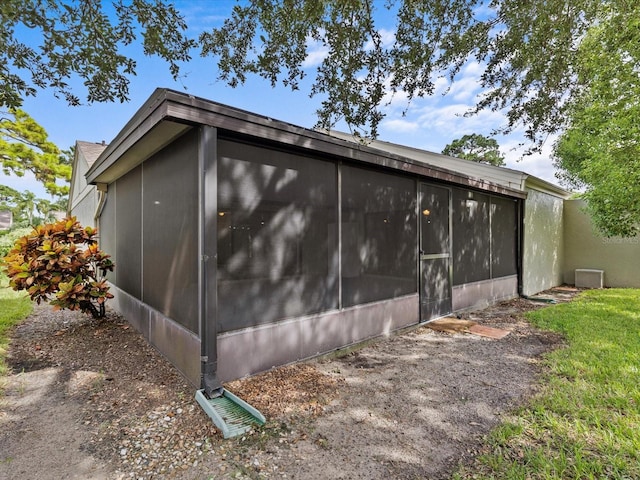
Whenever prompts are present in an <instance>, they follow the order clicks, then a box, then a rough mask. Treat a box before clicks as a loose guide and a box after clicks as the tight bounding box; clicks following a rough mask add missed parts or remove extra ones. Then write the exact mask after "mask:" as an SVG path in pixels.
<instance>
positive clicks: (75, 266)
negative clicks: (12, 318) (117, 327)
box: [3, 217, 114, 318]
mask: <svg viewBox="0 0 640 480" xmlns="http://www.w3.org/2000/svg"><path fill="white" fill-rule="evenodd" d="M96 235H97V230H95V229H94V228H91V227H84V228H83V227H82V226H81V225H80V223H79V222H78V221H77V220H76V218H75V217H71V218H67V219H64V220H61V221H59V222H56V223H51V224H47V225H39V226H37V227H35V228H34V229H33V230H32V231H31V232H30V233H29V234H27V235H25V236H23V237H20V238H19V239H18V240H17V241H16V242H15V245H14V246H13V248H12V249H11V250H10V251H9V254H8V255H7V256H6V257H5V258H4V259H3V264H4V265H3V267H4V270H5V271H6V273H7V275H8V276H9V279H10V282H9V286H10V287H12V288H13V289H14V290H26V291H27V292H28V293H29V295H30V296H31V300H35V301H36V302H37V303H38V304H39V303H40V302H41V301H45V302H49V303H50V304H51V305H53V306H54V307H56V308H68V309H70V310H81V311H83V312H85V313H90V314H91V315H93V317H94V318H101V317H104V315H105V307H104V302H105V300H107V299H109V298H113V295H111V294H110V293H109V285H108V284H107V282H106V280H104V275H105V274H106V272H107V271H112V270H113V267H114V265H113V262H112V261H111V260H110V256H109V255H106V254H105V253H104V252H101V251H100V250H99V249H98V243H97V239H96Z"/></svg>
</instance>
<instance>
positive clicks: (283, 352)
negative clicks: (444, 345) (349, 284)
mask: <svg viewBox="0 0 640 480" xmlns="http://www.w3.org/2000/svg"><path fill="white" fill-rule="evenodd" d="M418 303H419V301H418V295H408V296H406V297H400V298H396V299H393V300H386V301H382V302H375V303H370V304H367V305H360V306H358V307H352V308H347V309H344V310H341V311H334V312H327V313H323V314H318V315H313V316H308V317H302V318H297V319H295V320H289V321H285V322H279V323H276V324H270V325H260V326H257V327H252V328H247V329H243V330H237V331H234V332H229V333H225V334H222V335H220V336H219V337H218V354H219V360H218V376H219V379H220V380H221V381H223V382H224V381H228V380H232V379H235V378H240V377H244V376H247V375H253V374H256V373H259V372H262V371H265V370H269V369H271V368H273V367H274V366H276V365H283V364H287V363H292V362H295V361H298V360H303V359H305V358H310V357H313V356H316V355H319V354H321V353H326V352H330V351H332V350H335V349H337V348H341V347H345V346H348V345H351V344H354V343H356V342H360V341H363V340H366V339H368V338H373V337H376V336H379V335H388V334H389V333H391V332H392V331H394V330H397V329H399V328H403V327H407V326H410V325H415V324H416V323H418V308H419V306H418Z"/></svg>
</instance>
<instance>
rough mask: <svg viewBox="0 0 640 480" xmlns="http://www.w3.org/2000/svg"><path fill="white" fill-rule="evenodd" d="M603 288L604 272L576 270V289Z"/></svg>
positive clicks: (589, 269) (584, 269)
mask: <svg viewBox="0 0 640 480" xmlns="http://www.w3.org/2000/svg"><path fill="white" fill-rule="evenodd" d="M603 286H604V270H595V269H592V268H576V287H582V288H602V287H603Z"/></svg>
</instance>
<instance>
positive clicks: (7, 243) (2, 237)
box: [0, 227, 33, 258]
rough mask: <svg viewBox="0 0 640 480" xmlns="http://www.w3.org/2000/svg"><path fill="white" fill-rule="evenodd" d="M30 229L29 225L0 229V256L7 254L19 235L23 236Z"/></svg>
mask: <svg viewBox="0 0 640 480" xmlns="http://www.w3.org/2000/svg"><path fill="white" fill-rule="evenodd" d="M31 230H33V229H32V228H31V227H27V228H13V229H11V230H5V231H0V258H2V257H4V256H6V255H8V254H9V250H11V249H12V248H13V245H14V244H15V243H16V240H18V239H19V238H20V237H23V236H25V235H26V234H28V233H29V232H30V231H31Z"/></svg>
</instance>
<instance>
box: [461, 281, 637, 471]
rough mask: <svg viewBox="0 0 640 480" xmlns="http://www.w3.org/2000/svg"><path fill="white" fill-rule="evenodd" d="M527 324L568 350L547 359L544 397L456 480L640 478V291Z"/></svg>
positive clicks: (602, 295)
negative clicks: (561, 340)
mask: <svg viewBox="0 0 640 480" xmlns="http://www.w3.org/2000/svg"><path fill="white" fill-rule="evenodd" d="M528 318H529V320H530V321H531V322H532V323H533V324H534V325H537V326H538V327H540V328H543V329H548V330H553V331H556V332H560V333H561V334H563V335H564V337H565V338H566V340H567V344H568V345H567V347H566V348H563V349H560V350H556V351H554V352H552V353H551V354H549V355H548V356H547V357H546V365H547V367H548V373H547V374H546V376H545V378H544V379H543V385H542V387H541V390H540V392H539V394H538V395H537V396H536V397H535V398H534V399H533V400H532V401H531V402H530V403H529V404H528V405H527V406H525V407H523V408H521V409H520V410H519V411H517V412H516V413H515V414H514V416H513V417H512V419H511V420H510V421H509V422H507V423H504V424H503V425H502V426H500V427H498V428H497V429H496V430H495V431H494V432H492V434H491V435H490V438H489V439H488V443H487V452H488V453H486V454H484V455H482V456H481V457H479V459H478V460H477V462H476V464H475V465H473V466H472V467H467V468H465V469H463V470H461V472H460V473H458V474H457V475H456V476H455V478H457V479H469V478H473V479H476V478H477V479H481V478H495V479H532V480H533V479H592V478H594V479H595V478H598V479H600V478H607V479H632V478H640V290H634V289H607V290H591V291H587V292H585V293H583V294H582V295H581V296H580V297H579V298H578V299H576V300H574V301H573V302H572V303H568V304H560V305H554V306H552V307H549V308H545V309H542V310H538V311H535V312H531V313H529V314H528Z"/></svg>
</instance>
